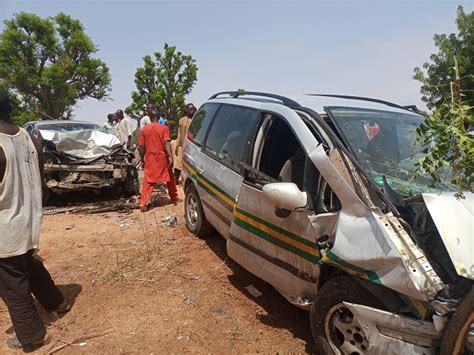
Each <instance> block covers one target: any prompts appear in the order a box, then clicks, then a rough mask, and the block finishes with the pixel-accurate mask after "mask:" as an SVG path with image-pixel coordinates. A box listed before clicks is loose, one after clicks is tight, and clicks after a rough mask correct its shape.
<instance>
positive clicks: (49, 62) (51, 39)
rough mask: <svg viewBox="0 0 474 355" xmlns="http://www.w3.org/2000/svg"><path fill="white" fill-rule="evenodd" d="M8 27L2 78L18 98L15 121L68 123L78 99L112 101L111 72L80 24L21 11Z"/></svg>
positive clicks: (0, 61) (0, 48)
mask: <svg viewBox="0 0 474 355" xmlns="http://www.w3.org/2000/svg"><path fill="white" fill-rule="evenodd" d="M4 23H5V28H4V30H3V32H2V33H1V34H0V78H2V81H3V84H4V85H6V86H7V87H9V88H10V89H11V90H12V91H13V92H14V94H15V100H14V108H15V110H14V112H13V114H14V119H16V120H17V121H25V120H28V119H31V116H33V117H34V115H35V113H37V116H41V115H42V116H44V117H48V116H49V117H51V118H54V119H59V118H66V119H68V118H71V116H72V110H73V108H74V106H75V105H76V103H77V102H78V101H79V100H82V99H85V98H94V99H97V100H105V99H107V98H108V95H109V92H110V74H109V68H108V67H107V65H106V64H105V63H104V62H103V61H102V60H100V59H98V58H94V54H95V53H97V51H98V47H97V46H96V45H95V44H94V43H93V42H92V40H91V38H90V37H89V36H87V34H86V33H85V30H84V26H83V25H82V24H81V22H80V21H79V20H76V19H73V18H72V17H70V16H68V15H66V14H64V13H59V14H58V15H56V16H55V17H50V18H41V17H39V16H37V15H35V14H30V13H25V12H21V13H19V14H16V15H15V17H14V18H12V19H10V20H6V21H5V22H4ZM38 113H39V114H38Z"/></svg>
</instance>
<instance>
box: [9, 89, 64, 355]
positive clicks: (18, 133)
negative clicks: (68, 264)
mask: <svg viewBox="0 0 474 355" xmlns="http://www.w3.org/2000/svg"><path fill="white" fill-rule="evenodd" d="M10 112H11V106H10V100H9V97H8V92H6V91H5V90H2V89H0V230H1V231H2V232H1V233H0V294H1V296H2V298H3V301H4V302H5V304H6V305H7V308H8V312H9V314H10V318H11V321H12V324H13V329H14V331H15V335H14V336H13V337H11V338H9V339H8V340H7V345H8V347H10V348H11V349H23V350H24V351H32V350H35V349H37V348H39V347H41V346H43V345H45V344H47V343H48V342H49V341H50V340H51V336H50V335H49V334H47V332H46V329H45V326H44V324H43V321H42V320H41V317H40V315H39V313H38V310H37V309H36V306H35V304H34V302H33V297H32V296H31V293H33V295H34V296H35V298H36V300H37V301H38V302H39V303H40V304H41V305H42V306H43V307H44V309H46V310H47V311H50V312H54V311H55V312H58V313H65V312H67V311H68V310H69V308H70V306H69V304H68V303H67V301H66V300H65V299H64V297H63V295H62V294H61V291H59V289H58V288H57V287H56V285H55V284H54V281H53V280H52V279H51V276H50V274H49V273H48V271H47V270H46V268H45V267H44V265H43V263H42V262H41V261H40V260H38V259H36V258H35V257H34V256H33V252H34V250H35V249H37V248H38V239H39V233H40V227H41V220H42V217H43V210H42V203H41V185H42V176H43V159H42V149H41V145H40V144H39V143H38V142H37V141H36V139H35V140H33V138H32V137H30V135H29V134H28V133H27V132H26V131H25V130H24V129H23V128H19V127H17V126H16V125H14V124H12V123H11V122H10Z"/></svg>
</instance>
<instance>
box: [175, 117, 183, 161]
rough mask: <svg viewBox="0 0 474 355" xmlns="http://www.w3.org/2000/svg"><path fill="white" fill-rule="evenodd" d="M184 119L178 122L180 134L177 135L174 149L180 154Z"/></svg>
mask: <svg viewBox="0 0 474 355" xmlns="http://www.w3.org/2000/svg"><path fill="white" fill-rule="evenodd" d="M181 121H182V119H180V120H179V124H178V136H177V137H176V148H175V149H174V154H176V155H178V152H179V147H181V146H182V145H183V133H182V132H181V130H182V126H183V124H182V122H181Z"/></svg>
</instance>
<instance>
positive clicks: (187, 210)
mask: <svg viewBox="0 0 474 355" xmlns="http://www.w3.org/2000/svg"><path fill="white" fill-rule="evenodd" d="M184 217H185V219H186V228H187V229H188V230H189V231H190V232H191V233H193V234H195V235H197V236H198V237H200V238H204V237H207V236H209V235H210V234H212V232H213V231H214V228H213V227H212V226H211V224H210V223H209V222H208V220H207V219H206V216H205V214H204V210H203V208H202V203H201V199H200V198H199V194H198V192H197V190H196V188H195V187H194V185H193V184H189V185H188V186H187V187H186V193H185V200H184Z"/></svg>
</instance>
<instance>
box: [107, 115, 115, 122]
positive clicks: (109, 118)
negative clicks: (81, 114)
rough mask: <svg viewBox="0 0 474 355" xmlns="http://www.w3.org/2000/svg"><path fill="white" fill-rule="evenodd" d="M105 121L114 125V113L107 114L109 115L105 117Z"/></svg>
mask: <svg viewBox="0 0 474 355" xmlns="http://www.w3.org/2000/svg"><path fill="white" fill-rule="evenodd" d="M107 120H108V121H109V123H111V124H112V123H114V121H115V114H114V113H109V114H108V115H107Z"/></svg>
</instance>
